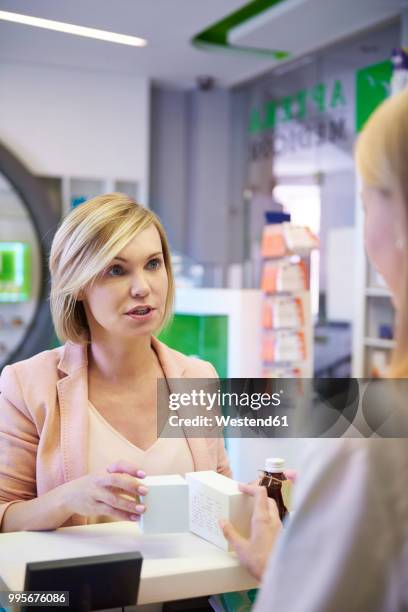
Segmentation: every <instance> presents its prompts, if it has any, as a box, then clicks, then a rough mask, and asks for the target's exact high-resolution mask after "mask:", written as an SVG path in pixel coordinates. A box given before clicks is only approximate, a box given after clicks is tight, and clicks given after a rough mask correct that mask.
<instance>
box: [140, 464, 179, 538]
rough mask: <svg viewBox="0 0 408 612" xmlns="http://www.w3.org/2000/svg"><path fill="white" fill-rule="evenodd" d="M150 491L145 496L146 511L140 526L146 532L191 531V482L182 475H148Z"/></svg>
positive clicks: (147, 480) (147, 484)
mask: <svg viewBox="0 0 408 612" xmlns="http://www.w3.org/2000/svg"><path fill="white" fill-rule="evenodd" d="M143 485H146V486H147V487H148V489H149V492H148V494H147V495H146V496H144V497H143V498H142V501H143V503H144V504H145V505H146V512H145V513H144V514H142V517H141V521H140V528H141V530H142V532H143V533H150V534H152V533H180V532H184V531H189V517H188V485H187V482H186V481H185V480H184V478H183V477H182V476H180V475H178V474H171V475H164V476H147V477H146V478H144V479H143Z"/></svg>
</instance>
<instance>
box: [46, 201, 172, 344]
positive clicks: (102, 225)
mask: <svg viewBox="0 0 408 612" xmlns="http://www.w3.org/2000/svg"><path fill="white" fill-rule="evenodd" d="M151 225H154V227H155V228H156V229H157V231H158V232H159V235H160V240H161V245H162V250H163V259H164V264H165V267H166V270H167V277H168V290H167V297H166V304H165V313H164V317H163V320H162V322H161V326H160V329H162V328H163V327H164V326H165V325H167V324H168V322H169V321H170V319H171V316H172V309H173V302H174V277H173V272H172V266H171V257H170V248H169V244H168V241H167V237H166V233H165V231H164V228H163V226H162V224H161V222H160V220H159V218H158V217H157V216H156V215H155V214H154V213H153V212H152V211H150V210H148V209H147V208H144V207H143V206H141V205H140V204H137V203H136V202H135V201H134V200H132V198H130V197H128V196H127V195H125V194H123V193H107V194H104V195H101V196H98V197H96V198H93V199H92V200H89V201H88V202H86V203H84V204H81V205H80V206H78V207H77V208H75V209H74V210H72V211H71V212H70V213H69V214H68V215H67V217H65V219H64V220H63V221H62V223H61V225H60V227H59V228H58V230H57V232H56V234H55V236H54V240H53V242H52V246H51V253H50V260H49V267H50V273H51V293H50V304H51V313H52V319H53V322H54V327H55V331H56V333H57V336H58V337H59V339H60V340H61V341H62V342H66V341H71V342H74V343H77V344H78V343H79V344H84V343H88V342H89V341H90V336H89V327H88V323H87V319H86V315H85V309H84V307H83V303H82V301H80V300H78V295H79V294H80V293H81V292H82V291H83V290H84V289H85V288H86V287H88V286H89V285H90V284H91V283H92V282H93V281H94V280H95V279H96V278H97V277H98V275H99V274H100V273H101V272H102V271H103V270H104V269H105V268H106V266H107V265H108V264H109V263H110V262H111V261H112V259H113V258H114V257H115V256H116V255H117V254H118V253H119V252H120V251H121V250H122V249H123V248H124V247H125V246H126V244H127V243H128V242H129V241H130V240H131V239H132V238H134V236H136V235H137V234H138V233H139V232H142V231H143V230H145V229H146V228H148V227H149V226H151Z"/></svg>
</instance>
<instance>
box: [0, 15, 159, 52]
mask: <svg viewBox="0 0 408 612" xmlns="http://www.w3.org/2000/svg"><path fill="white" fill-rule="evenodd" d="M0 19H3V20H4V21H12V22H13V23H22V24H24V25H30V26H35V27H37V28H45V29H46V30H55V31H56V32H64V33H65V34H76V35H77V36H85V37H87V38H96V39H98V40H106V41H108V42H114V43H119V44H120V45H131V46H132V47H144V46H145V45H147V41H146V40H145V39H144V38H139V37H137V36H127V35H126V34H117V33H116V32H107V31H106V30H96V29H95V28H87V27H85V26H79V25H73V24H71V23H64V22H62V21H52V20H51V19H42V18H40V17H31V16H29V15H20V14H19V13H9V12H8V11H0Z"/></svg>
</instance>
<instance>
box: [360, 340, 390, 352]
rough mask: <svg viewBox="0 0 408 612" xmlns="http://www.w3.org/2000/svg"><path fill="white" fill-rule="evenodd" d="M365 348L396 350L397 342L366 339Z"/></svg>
mask: <svg viewBox="0 0 408 612" xmlns="http://www.w3.org/2000/svg"><path fill="white" fill-rule="evenodd" d="M364 344H365V346H370V347H372V348H379V349H387V350H392V349H393V348H395V340H388V339H385V338H364Z"/></svg>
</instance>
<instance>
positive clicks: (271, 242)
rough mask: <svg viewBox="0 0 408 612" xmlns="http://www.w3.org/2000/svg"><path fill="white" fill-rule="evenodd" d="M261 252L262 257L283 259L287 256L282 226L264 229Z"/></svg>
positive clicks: (269, 226)
mask: <svg viewBox="0 0 408 612" xmlns="http://www.w3.org/2000/svg"><path fill="white" fill-rule="evenodd" d="M261 252H262V257H283V256H284V255H286V254H287V248H286V241H285V237H284V235H283V232H282V228H281V227H280V226H276V225H266V226H265V227H264V230H263V233H262V246H261Z"/></svg>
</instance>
